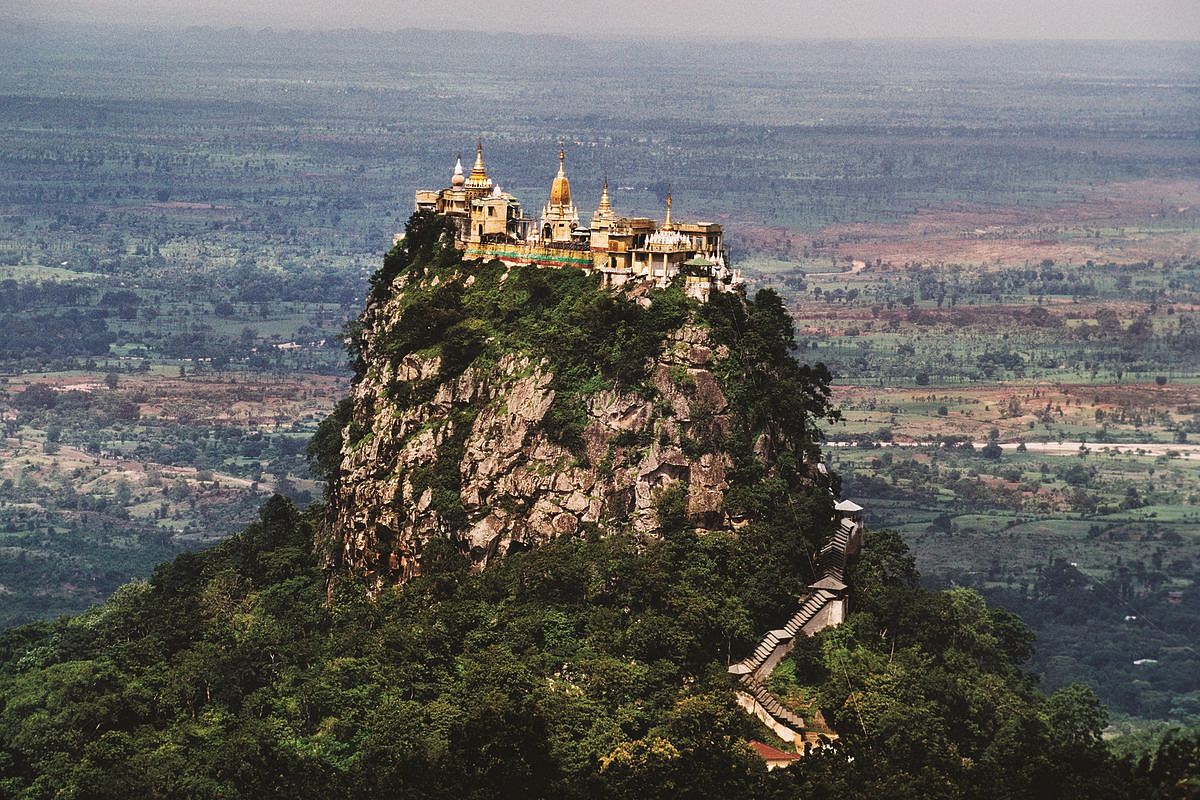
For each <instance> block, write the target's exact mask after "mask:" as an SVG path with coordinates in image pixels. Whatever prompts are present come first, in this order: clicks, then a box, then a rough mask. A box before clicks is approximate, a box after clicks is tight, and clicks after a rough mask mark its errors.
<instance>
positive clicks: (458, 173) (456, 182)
mask: <svg viewBox="0 0 1200 800" xmlns="http://www.w3.org/2000/svg"><path fill="white" fill-rule="evenodd" d="M466 182H467V179H466V177H465V176H464V175H463V168H462V153H459V154H458V159H457V160H456V161H455V162H454V174H453V175H452V176H451V177H450V185H451V186H453V187H455V188H458V187H460V186H462V185H463V184H464V183H466Z"/></svg>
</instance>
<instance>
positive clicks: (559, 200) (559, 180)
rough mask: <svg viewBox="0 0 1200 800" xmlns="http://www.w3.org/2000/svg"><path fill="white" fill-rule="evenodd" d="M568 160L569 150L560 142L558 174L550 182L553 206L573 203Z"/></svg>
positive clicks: (551, 203)
mask: <svg viewBox="0 0 1200 800" xmlns="http://www.w3.org/2000/svg"><path fill="white" fill-rule="evenodd" d="M566 160H567V152H566V151H565V150H564V149H563V147H562V144H559V146H558V174H557V175H555V176H554V182H553V183H552V184H550V205H552V206H569V205H571V182H570V181H569V180H567V171H566V166H565V162H566Z"/></svg>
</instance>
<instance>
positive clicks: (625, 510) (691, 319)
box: [329, 225, 790, 588]
mask: <svg viewBox="0 0 1200 800" xmlns="http://www.w3.org/2000/svg"><path fill="white" fill-rule="evenodd" d="M409 239H410V241H407V242H406V243H405V245H404V246H403V247H402V248H399V249H398V250H397V251H393V253H392V254H391V255H389V259H391V260H392V262H395V263H392V262H389V266H385V269H384V270H383V271H381V273H380V275H379V276H377V279H376V288H375V292H374V293H373V296H372V298H371V299H370V300H369V302H368V306H367V309H366V311H365V312H364V314H363V316H362V318H361V321H360V322H361V331H360V332H359V334H358V336H357V340H356V344H357V348H358V350H359V364H358V379H357V381H356V383H355V385H354V388H353V390H352V395H351V400H352V412H351V415H350V419H349V421H348V424H346V425H345V427H344V430H343V434H342V439H343V447H342V453H341V462H340V466H339V468H338V470H337V472H336V474H335V476H334V480H333V481H332V482H331V491H330V498H329V499H330V534H331V536H330V548H329V549H330V556H331V560H332V562H333V564H332V565H331V566H333V567H335V568H337V567H340V568H342V569H344V570H347V571H349V572H350V573H352V574H356V575H359V576H364V577H365V578H366V579H367V580H368V581H369V582H370V583H372V584H373V585H374V586H375V587H376V588H379V587H381V586H384V585H388V584H391V583H397V582H403V581H405V580H407V579H409V578H411V577H413V576H414V575H417V574H420V573H421V571H422V566H421V562H422V553H423V552H424V550H425V549H426V547H427V545H428V543H429V542H430V541H431V540H433V539H437V538H442V539H447V540H449V541H451V542H453V543H454V544H455V545H456V546H457V548H458V550H459V551H460V552H462V553H463V554H465V555H467V556H468V557H469V558H470V560H471V563H472V564H473V565H474V566H475V567H476V568H481V567H483V566H485V565H486V564H487V563H488V562H489V561H491V560H493V559H495V558H497V557H500V556H503V555H504V554H505V553H507V552H509V551H511V550H512V549H514V548H520V547H530V546H536V545H537V544H539V543H541V542H544V541H546V540H548V539H550V538H553V537H556V536H564V535H573V534H578V533H583V532H587V531H589V530H594V531H595V532H597V533H599V534H602V535H603V534H606V533H611V532H613V531H617V530H626V531H631V532H634V533H638V534H653V533H654V532H655V531H656V530H657V529H658V527H659V525H660V516H661V514H660V509H659V506H660V505H661V504H662V503H663V501H664V497H667V496H669V497H670V498H671V499H672V501H673V502H674V506H673V507H674V508H676V509H678V510H681V511H682V513H683V516H684V518H685V520H686V524H687V525H688V526H689V527H692V528H695V529H698V530H712V529H720V528H732V527H737V526H739V525H740V524H742V523H743V519H742V517H743V513H742V510H741V506H740V504H738V503H733V504H731V503H729V502H728V498H727V494H728V493H729V491H730V489H731V486H732V483H731V481H732V478H733V475H734V473H735V471H736V466H737V463H738V457H737V456H736V455H735V454H734V453H733V452H731V451H730V448H729V446H728V445H729V443H730V442H732V441H734V440H736V439H738V438H739V437H738V433H739V431H741V429H742V428H744V427H745V425H744V424H743V423H744V420H743V418H742V417H741V416H739V415H738V414H737V413H736V412H735V410H734V409H733V408H731V403H730V399H729V397H727V392H726V387H725V386H723V385H722V381H723V380H725V381H726V382H727V381H728V376H729V375H730V374H732V373H733V370H731V367H732V366H734V363H733V361H731V348H730V347H729V345H728V344H726V343H724V342H722V341H718V337H717V336H716V335H715V334H714V331H713V326H712V325H711V324H709V323H708V322H707V321H705V320H704V319H703V315H702V314H700V313H699V312H700V307H699V306H697V305H696V304H694V303H691V302H690V301H687V300H686V299H685V298H683V297H682V295H681V294H680V293H679V292H678V291H677V290H668V291H666V292H658V293H646V294H643V295H642V296H640V297H629V296H615V295H612V294H610V293H608V292H605V291H603V290H599V289H598V287H596V285H595V279H594V278H591V277H588V276H584V275H582V274H581V273H577V272H575V271H553V270H540V269H536V268H521V269H509V268H505V267H503V266H502V265H500V264H499V263H493V264H490V265H481V264H477V263H471V262H468V263H466V264H463V263H457V262H456V261H455V259H454V257H453V254H452V253H449V252H448V251H445V250H442V249H441V245H437V246H433V247H427V248H426V249H425V251H424V252H421V251H419V250H418V245H419V244H421V241H420V240H414V235H413V230H412V227H411V225H410V234H409ZM429 263H439V264H440V266H438V267H437V268H431V267H429V266H427V265H428V264H429ZM389 267H390V268H389ZM568 273H572V274H568ZM737 302H739V303H740V302H741V301H740V300H738V301H737ZM788 335H789V337H790V329H789V331H788ZM742 432H743V433H744V432H745V431H742ZM743 438H744V437H743ZM787 445H788V443H787V441H786V436H783V435H782V434H781V432H780V431H779V430H778V429H777V428H775V427H771V426H768V429H767V430H764V431H762V432H758V433H756V434H755V435H754V436H753V437H752V438H751V440H750V449H751V451H752V452H756V453H757V454H758V455H759V456H764V455H769V454H770V452H771V451H774V450H776V449H779V448H780V447H781V446H787ZM743 460H744V459H743ZM669 487H675V488H674V489H669Z"/></svg>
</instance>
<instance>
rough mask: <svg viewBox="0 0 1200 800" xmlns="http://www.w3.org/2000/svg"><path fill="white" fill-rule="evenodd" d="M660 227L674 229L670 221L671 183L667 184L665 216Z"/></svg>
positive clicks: (666, 229)
mask: <svg viewBox="0 0 1200 800" xmlns="http://www.w3.org/2000/svg"><path fill="white" fill-rule="evenodd" d="M662 229H663V230H664V231H669V230H674V229H675V226H674V225H673V224H672V223H671V184H669V183H668V184H667V218H666V219H665V220H663V226H662Z"/></svg>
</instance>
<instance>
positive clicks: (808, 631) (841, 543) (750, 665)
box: [729, 509, 862, 752]
mask: <svg viewBox="0 0 1200 800" xmlns="http://www.w3.org/2000/svg"><path fill="white" fill-rule="evenodd" d="M860 510H861V509H860ZM835 521H836V523H837V527H836V528H835V529H834V532H833V535H832V536H830V537H829V541H827V542H826V543H825V544H824V545H823V546H822V547H821V551H820V553H819V554H818V563H819V565H820V570H821V577H820V578H819V579H818V580H817V581H816V582H815V583H813V584H812V586H811V587H809V588H811V589H812V590H813V591H812V592H811V593H810V594H806V595H804V596H803V597H801V598H800V601H799V603H800V605H799V608H797V609H796V611H795V613H793V614H792V616H791V617H790V618H789V619H788V621H787V622H786V623H785V624H784V626H783V627H782V628H778V629H776V630H772V631H768V632H767V633H766V634H765V635H764V636H763V637H762V639H760V640H759V642H758V646H756V647H755V648H754V651H753V652H752V653H751V654H750V655H748V656H746V657H745V658H744V659H742V660H741V661H739V662H737V663H736V664H734V665H732V666H730V667H729V672H730V673H731V674H733V675H736V676H737V678H738V688H737V689H735V690H734V694H735V696H736V697H737V701H738V705H739V706H741V707H742V708H743V709H744V710H745V711H747V712H748V713H751V714H753V715H755V716H756V717H758V718H759V720H761V721H762V722H763V724H765V725H766V726H767V727H769V728H770V729H771V730H773V731H774V732H775V734H776V735H777V736H779V738H780V739H782V740H784V741H785V742H791V743H792V744H793V746H795V747H796V748H797V752H803V750H804V745H805V744H806V743H808V744H811V743H817V742H819V740H820V736H826V737H829V736H830V734H829V733H828V732H823V733H820V734H818V733H817V732H816V731H813V730H809V726H808V725H807V724H806V723H805V720H804V718H803V717H801V716H800V715H799V714H796V713H795V712H794V711H792V710H791V709H789V708H787V707H786V706H785V705H784V704H783V703H781V702H780V701H779V699H778V698H777V697H775V696H774V695H773V694H771V692H770V691H768V689H767V687H766V686H764V685H763V682H764V681H766V680H767V678H768V677H770V675H771V672H772V671H774V669H775V667H776V666H777V665H778V664H779V662H780V661H782V660H783V659H784V657H786V656H787V654H788V653H790V652H791V650H792V647H794V646H795V642H796V638H797V637H799V636H811V635H813V634H815V633H816V632H817V631H820V630H823V629H824V628H827V627H830V626H832V625H837V624H839V623H840V622H841V621H842V619H843V618H844V617H845V611H846V598H845V595H844V592H845V590H846V585H845V584H844V583H843V578H844V577H845V571H846V558H847V553H848V552H849V550H850V548H851V546H852V544H851V543H852V542H853V543H855V545H857V543H858V542H859V541H861V538H862V517H861V515H859V514H858V513H855V514H854V515H853V516H847V515H840V516H839V517H838V518H836V520H835ZM818 716H819V715H818Z"/></svg>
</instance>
